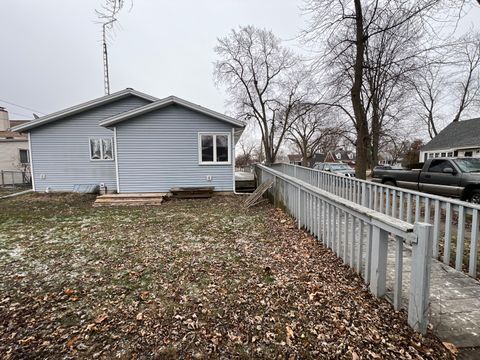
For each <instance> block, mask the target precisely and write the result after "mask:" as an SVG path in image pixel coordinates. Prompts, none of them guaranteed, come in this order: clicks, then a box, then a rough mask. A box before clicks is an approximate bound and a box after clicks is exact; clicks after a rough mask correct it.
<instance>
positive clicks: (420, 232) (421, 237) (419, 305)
mask: <svg viewBox="0 0 480 360" xmlns="http://www.w3.org/2000/svg"><path fill="white" fill-rule="evenodd" d="M415 233H416V235H417V243H416V244H415V243H414V244H412V265H411V266H412V271H411V279H410V294H409V301H408V324H409V325H410V326H411V327H412V328H413V329H414V330H416V331H418V332H420V333H422V334H425V333H426V332H427V325H428V311H429V305H430V275H431V271H432V255H433V226H432V225H430V224H427V223H420V222H419V223H416V224H415Z"/></svg>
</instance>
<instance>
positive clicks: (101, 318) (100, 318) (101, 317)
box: [95, 313, 108, 324]
mask: <svg viewBox="0 0 480 360" xmlns="http://www.w3.org/2000/svg"><path fill="white" fill-rule="evenodd" d="M107 319H108V314H107V313H102V314H100V315H98V316H97V318H96V319H95V324H101V323H102V322H104V321H105V320H107Z"/></svg>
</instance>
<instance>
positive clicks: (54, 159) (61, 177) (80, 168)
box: [30, 96, 149, 191]
mask: <svg viewBox="0 0 480 360" xmlns="http://www.w3.org/2000/svg"><path fill="white" fill-rule="evenodd" d="M148 103H149V101H148V100H145V99H141V98H139V97H136V96H129V97H126V98H123V99H120V100H118V101H115V102H112V103H109V104H105V105H102V106H99V107H97V108H95V109H91V110H87V111H85V112H82V113H79V114H77V115H73V116H70V117H67V118H65V119H61V120H58V121H55V122H52V123H51V124H47V125H44V126H41V127H38V128H35V129H32V130H31V132H30V145H31V149H32V150H31V153H30V155H31V158H32V161H33V164H32V165H33V168H34V171H33V176H34V183H35V190H36V191H45V190H46V188H47V187H48V188H50V190H51V191H72V190H73V187H74V185H75V184H100V183H102V182H103V183H105V184H106V186H107V187H108V190H109V191H110V190H115V189H116V187H117V186H116V176H115V161H92V160H90V151H89V139H90V138H96V137H98V138H111V137H112V136H113V131H112V130H110V129H106V128H103V127H101V126H99V125H98V123H99V122H100V121H102V120H104V119H106V118H108V117H110V116H113V115H116V114H119V113H121V112H124V111H128V110H131V109H133V108H136V107H139V106H143V105H146V104H148Z"/></svg>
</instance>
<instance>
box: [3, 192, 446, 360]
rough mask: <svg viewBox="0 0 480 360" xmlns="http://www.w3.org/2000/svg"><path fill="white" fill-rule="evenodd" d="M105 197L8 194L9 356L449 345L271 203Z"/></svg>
mask: <svg viewBox="0 0 480 360" xmlns="http://www.w3.org/2000/svg"><path fill="white" fill-rule="evenodd" d="M93 200H94V199H93V197H90V196H81V195H74V194H66V195H65V194H64V195H53V194H49V195H38V194H30V195H26V196H22V197H20V198H13V199H11V200H7V201H3V202H1V203H0V275H1V277H0V353H1V354H3V355H2V356H3V357H4V358H11V359H14V358H15V359H16V358H108V359H110V358H152V357H154V358H155V357H156V358H178V357H181V358H245V359H247V358H248V359H250V358H269V359H270V358H278V357H281V358H288V359H295V358H315V359H318V358H345V359H352V358H353V359H358V358H431V359H442V358H445V359H449V358H451V355H450V354H449V353H448V351H447V350H446V349H445V348H444V347H443V346H442V344H441V342H440V341H439V340H438V339H436V338H435V337H434V336H432V335H431V334H429V335H427V336H426V337H423V336H421V335H419V334H416V333H414V332H413V331H412V330H411V329H410V328H409V327H408V325H407V324H406V315H405V313H404V312H395V311H394V310H393V308H392V306H391V305H390V304H389V303H387V302H386V301H383V300H378V299H375V298H373V297H372V296H371V295H370V294H369V292H368V290H367V289H366V287H365V286H364V285H363V284H362V281H361V279H360V278H359V277H358V276H357V275H356V274H355V273H353V272H351V271H350V270H349V269H348V268H347V267H345V266H343V265H342V264H341V261H340V260H339V259H337V258H336V256H335V255H334V254H332V253H331V252H330V251H329V250H327V249H325V248H323V247H322V246H321V245H320V244H319V243H318V242H317V241H316V240H315V239H314V238H312V237H311V236H309V235H308V234H306V233H304V232H303V231H299V230H297V229H296V227H295V224H294V223H293V222H292V221H291V219H289V218H288V217H287V216H286V215H285V214H284V213H283V212H281V211H280V210H275V209H273V207H271V206H270V205H268V204H264V205H262V206H260V207H255V208H252V209H249V210H244V209H242V207H241V205H240V202H239V200H238V198H237V197H228V196H226V197H214V198H212V199H208V200H183V201H169V202H166V203H165V204H164V205H162V206H159V207H128V208H92V206H91V204H92V202H93Z"/></svg>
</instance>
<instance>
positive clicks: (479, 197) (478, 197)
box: [468, 189, 480, 204]
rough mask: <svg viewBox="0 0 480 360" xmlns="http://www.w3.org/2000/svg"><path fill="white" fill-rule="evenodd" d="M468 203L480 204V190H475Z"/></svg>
mask: <svg viewBox="0 0 480 360" xmlns="http://www.w3.org/2000/svg"><path fill="white" fill-rule="evenodd" d="M468 201H470V202H471V203H473V204H480V189H475V190H472V191H471V192H470V196H469V197H468Z"/></svg>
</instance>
